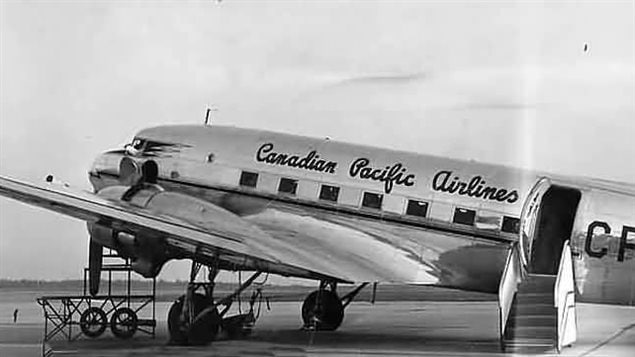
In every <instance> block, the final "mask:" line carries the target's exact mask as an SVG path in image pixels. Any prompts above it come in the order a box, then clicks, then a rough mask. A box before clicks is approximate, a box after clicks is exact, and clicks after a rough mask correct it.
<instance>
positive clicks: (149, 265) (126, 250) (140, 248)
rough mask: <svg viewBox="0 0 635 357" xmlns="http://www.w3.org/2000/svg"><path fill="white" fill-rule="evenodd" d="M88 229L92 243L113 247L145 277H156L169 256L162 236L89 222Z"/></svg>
mask: <svg viewBox="0 0 635 357" xmlns="http://www.w3.org/2000/svg"><path fill="white" fill-rule="evenodd" d="M88 230H89V232H90V237H91V241H92V242H93V243H96V244H99V245H101V246H104V247H107V248H111V249H114V250H116V251H117V253H118V254H119V255H120V256H121V257H123V258H129V259H130V261H131V265H132V269H133V270H134V271H135V272H137V273H139V274H141V275H142V276H143V277H145V278H153V277H156V276H157V275H158V274H159V272H160V271H161V268H162V267H163V264H165V262H166V261H167V260H168V259H169V258H170V257H169V255H168V252H167V248H166V244H165V240H164V239H163V237H160V236H149V235H143V234H134V233H129V232H123V231H117V230H115V229H113V228H111V227H107V226H104V225H101V224H91V223H89V224H88ZM91 270H93V269H92V267H91Z"/></svg>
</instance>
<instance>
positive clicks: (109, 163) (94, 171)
mask: <svg viewBox="0 0 635 357" xmlns="http://www.w3.org/2000/svg"><path fill="white" fill-rule="evenodd" d="M124 157H125V155H124V151H123V150H112V151H107V152H104V153H102V154H99V156H97V157H96V158H95V160H94V161H93V164H92V166H91V167H90V169H89V170H88V178H89V180H90V182H91V184H92V185H93V188H94V189H95V192H97V191H99V190H100V189H102V188H103V187H105V186H112V185H114V184H118V183H117V182H118V178H119V163H120V161H121V159H122V158H124Z"/></svg>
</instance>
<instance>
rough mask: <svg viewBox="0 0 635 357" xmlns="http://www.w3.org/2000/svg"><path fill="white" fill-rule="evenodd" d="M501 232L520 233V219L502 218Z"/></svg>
mask: <svg viewBox="0 0 635 357" xmlns="http://www.w3.org/2000/svg"><path fill="white" fill-rule="evenodd" d="M501 230H502V231H503V232H507V233H518V232H519V231H520V219H518V218H516V217H509V216H503V226H502V227H501Z"/></svg>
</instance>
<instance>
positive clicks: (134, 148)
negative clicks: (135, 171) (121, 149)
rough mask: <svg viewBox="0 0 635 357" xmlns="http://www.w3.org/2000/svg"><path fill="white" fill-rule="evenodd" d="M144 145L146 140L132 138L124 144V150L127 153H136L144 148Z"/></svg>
mask: <svg viewBox="0 0 635 357" xmlns="http://www.w3.org/2000/svg"><path fill="white" fill-rule="evenodd" d="M145 145H146V140H144V139H139V138H134V139H132V142H131V143H130V144H127V145H126V146H125V150H126V153H127V154H128V155H138V154H140V153H141V152H142V151H143V150H144V147H145Z"/></svg>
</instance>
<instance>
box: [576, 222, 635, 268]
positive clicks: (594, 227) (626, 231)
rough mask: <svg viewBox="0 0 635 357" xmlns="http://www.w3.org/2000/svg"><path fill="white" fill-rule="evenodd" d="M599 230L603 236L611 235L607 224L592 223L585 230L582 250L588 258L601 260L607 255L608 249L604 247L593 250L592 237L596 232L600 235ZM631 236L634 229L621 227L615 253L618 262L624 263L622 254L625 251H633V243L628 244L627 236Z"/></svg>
mask: <svg viewBox="0 0 635 357" xmlns="http://www.w3.org/2000/svg"><path fill="white" fill-rule="evenodd" d="M599 230H603V231H604V232H602V233H603V234H604V235H609V234H611V226H609V224H608V223H606V222H602V221H594V222H593V223H591V224H589V227H588V228H587V235H586V241H585V242H584V250H585V251H586V253H587V254H588V255H589V256H591V257H594V258H602V257H603V256H605V255H606V254H607V253H608V249H607V248H606V247H602V248H600V249H595V250H594V248H593V237H594V234H595V233H596V231H598V233H600V232H599ZM631 234H633V235H635V227H631V226H623V227H622V235H621V237H620V243H619V250H618V253H617V261H618V262H623V261H624V253H625V252H626V249H632V250H635V243H629V242H628V238H629V235H631ZM634 238H635V237H634Z"/></svg>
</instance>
